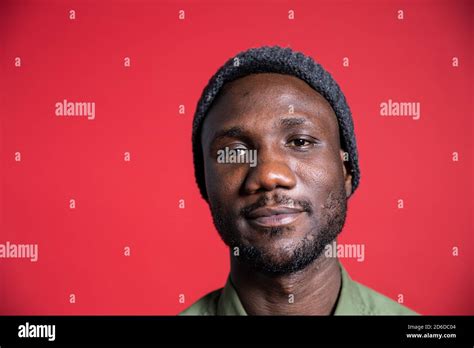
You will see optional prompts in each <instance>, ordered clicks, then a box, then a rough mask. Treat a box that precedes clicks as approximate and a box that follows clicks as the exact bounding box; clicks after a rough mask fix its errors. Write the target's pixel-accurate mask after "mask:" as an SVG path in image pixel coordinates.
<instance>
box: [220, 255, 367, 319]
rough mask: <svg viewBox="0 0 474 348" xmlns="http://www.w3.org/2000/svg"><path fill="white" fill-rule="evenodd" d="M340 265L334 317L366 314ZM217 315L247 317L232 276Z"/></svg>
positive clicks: (222, 295)
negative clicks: (338, 290) (338, 289)
mask: <svg viewBox="0 0 474 348" xmlns="http://www.w3.org/2000/svg"><path fill="white" fill-rule="evenodd" d="M338 264H339V267H340V269H341V290H340V292H339V297H338V299H337V303H336V308H335V310H334V315H354V314H364V313H365V312H366V310H365V306H364V303H363V301H362V298H361V295H360V292H359V288H358V287H357V284H356V283H355V282H354V281H353V280H352V279H351V277H350V276H349V274H348V273H347V271H346V270H345V268H344V267H343V266H342V264H341V263H340V262H338ZM217 315H247V313H246V311H245V309H244V307H243V306H242V302H240V299H239V295H238V294H237V291H236V290H235V287H234V284H233V283H232V280H231V277H230V274H229V276H228V277H227V281H226V284H225V286H224V288H223V290H222V293H221V296H220V297H219V301H218V303H217Z"/></svg>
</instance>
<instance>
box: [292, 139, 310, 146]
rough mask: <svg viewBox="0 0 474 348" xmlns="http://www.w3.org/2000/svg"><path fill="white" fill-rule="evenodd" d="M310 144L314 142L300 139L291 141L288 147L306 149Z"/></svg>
mask: <svg viewBox="0 0 474 348" xmlns="http://www.w3.org/2000/svg"><path fill="white" fill-rule="evenodd" d="M312 144H314V142H312V141H309V140H307V139H302V138H297V139H293V140H291V141H290V142H289V145H290V146H294V147H308V146H310V145H312Z"/></svg>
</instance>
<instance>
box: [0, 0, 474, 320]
mask: <svg viewBox="0 0 474 348" xmlns="http://www.w3.org/2000/svg"><path fill="white" fill-rule="evenodd" d="M71 9H74V10H75V11H76V19H75V20H70V19H69V10H71ZM180 9H183V10H185V12H186V19H185V20H184V21H183V20H179V19H178V11H179V10H180ZM290 9H292V10H294V11H295V20H293V21H291V20H288V11H289V10H290ZM400 9H402V10H403V11H404V19H403V20H399V19H397V11H398V10H400ZM472 23H473V2H470V1H429V2H428V1H423V2H408V1H407V2H405V1H363V2H351V1H344V2H341V1H336V2H329V1H324V2H313V1H311V2H310V1H304V2H303V1H271V2H270V1H259V2H256V1H255V2H254V1H252V2H251V1H241V2H234V1H202V2H197V1H176V2H172V1H159V2H151V1H150V2H149V1H133V2H132V1H101V2H99V1H68V2H62V1H6V2H5V1H4V2H2V4H1V5H0V43H1V69H2V70H1V83H2V86H1V88H2V89H1V90H2V101H1V102H2V107H1V121H2V124H1V126H2V131H1V133H0V134H1V168H0V173H1V182H2V186H1V190H2V192H1V195H0V197H1V200H0V204H1V209H0V212H1V216H0V218H1V220H0V243H5V242H6V241H10V242H11V243H37V244H38V245H39V259H38V262H30V261H29V260H27V259H0V314H176V313H178V312H180V311H181V310H183V309H185V308H186V307H188V306H189V305H190V304H191V303H193V302H194V301H195V300H197V299H198V298H199V297H201V296H202V295H204V294H205V293H207V292H209V291H211V290H214V289H216V288H218V287H221V286H223V284H224V281H225V278H226V276H227V273H228V270H229V261H228V254H227V250H226V248H225V247H224V245H223V243H222V242H221V241H220V239H219V237H218V234H217V232H216V231H215V229H214V227H213V225H212V222H211V218H210V214H209V211H208V207H207V206H206V204H205V202H204V201H203V200H202V199H201V198H200V196H199V193H198V189H197V187H196V185H195V182H194V175H193V166H192V154H191V121H192V117H193V113H194V109H195V105H196V102H197V99H198V97H199V96H200V94H201V91H202V88H203V87H204V86H205V84H206V83H207V81H208V79H209V78H210V76H211V75H212V74H213V73H214V72H215V71H216V69H217V68H218V67H219V66H221V65H222V64H223V63H224V61H225V60H227V59H228V58H230V57H232V56H233V55H235V54H236V53H237V52H239V51H241V50H244V49H247V48H249V47H256V46H261V45H274V44H278V45H281V46H290V47H292V48H294V49H296V50H300V51H302V52H304V53H306V54H308V55H311V56H313V57H314V58H315V59H316V60H317V61H319V62H320V63H321V64H322V65H323V66H324V67H325V68H326V69H327V70H329V71H330V72H331V73H332V74H333V76H334V77H335V78H336V80H337V81H338V82H339V84H340V85H341V87H342V89H343V91H344V92H345V94H346V97H347V99H348V101H349V104H350V105H351V108H352V111H353V115H354V122H355V129H356V136H357V140H358V146H359V153H360V165H361V174H362V178H361V184H360V187H359V189H358V190H357V192H356V193H355V195H354V196H353V197H352V198H351V199H350V201H349V212H348V219H347V223H346V226H345V227H344V231H343V233H342V237H341V238H340V239H339V241H340V242H342V243H364V244H365V252H366V253H365V261H364V262H357V261H356V260H354V259H343V260H342V262H343V263H344V264H345V265H346V267H347V269H348V270H349V273H350V274H351V276H352V277H353V278H354V279H355V280H358V281H360V282H362V283H363V284H366V285H368V286H370V287H373V288H374V289H376V290H378V291H380V292H382V293H384V294H386V295H387V296H389V297H391V298H393V299H396V298H397V295H398V294H403V295H404V299H405V305H407V306H408V307H410V308H412V309H414V310H416V311H418V312H420V313H422V314H474V300H473V296H472V294H473V293H474V292H473V287H472V280H473V270H472V269H473V261H474V258H473V219H472V213H473V206H472V194H473V193H474V192H473V185H472V174H473V172H472V159H473V153H472V148H473V141H472V135H473V123H472V115H473V113H472V111H473V108H472V56H473V49H472V48H473V47H474V46H473V42H472V34H473V30H472V29H473V28H472ZM15 57H20V58H21V61H22V66H21V67H15V65H14V59H15ZM124 57H130V58H131V67H129V68H126V67H124V66H123V60H124ZM343 57H348V58H349V59H350V66H349V67H343V65H342V59H343ZM452 57H458V58H459V67H453V66H452V64H451V63H452ZM63 99H67V100H69V101H94V102H95V103H96V118H95V120H92V121H89V120H87V119H86V118H83V117H82V118H81V117H79V118H71V117H70V118H67V117H56V116H55V113H54V112H55V103H56V102H58V101H62V100H63ZM388 99H392V100H394V101H415V102H420V103H421V118H420V119H419V120H417V121H415V120H412V119H411V118H409V117H404V118H402V117H399V118H397V117H381V116H380V115H379V105H380V103H381V102H383V101H387V100H388ZM180 104H183V105H185V107H186V113H185V115H180V114H179V113H178V107H179V105H180ZM17 151H19V152H21V156H22V160H21V162H16V161H15V160H14V153H15V152H17ZM126 151H128V152H130V153H131V161H130V162H125V161H124V160H123V153H124V152H126ZM454 151H456V152H458V153H459V161H458V162H453V161H452V153H453V152H454ZM71 198H72V199H75V200H76V209H74V210H71V209H69V200H70V199H71ZM180 199H184V200H185V209H179V207H178V201H179V200H180ZM398 199H403V200H404V202H405V208H404V209H398V208H397V200H398ZM125 246H130V247H131V256H129V257H127V256H124V255H123V250H124V247H125ZM455 246H456V247H458V248H459V256H457V257H455V256H453V255H452V248H453V247H455ZM72 293H73V294H75V295H76V303H74V304H71V303H69V295H70V294H72ZM179 294H184V295H185V297H186V302H185V303H184V304H181V303H179V301H178V300H179Z"/></svg>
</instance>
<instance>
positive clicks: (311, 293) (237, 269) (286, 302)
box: [231, 254, 341, 315]
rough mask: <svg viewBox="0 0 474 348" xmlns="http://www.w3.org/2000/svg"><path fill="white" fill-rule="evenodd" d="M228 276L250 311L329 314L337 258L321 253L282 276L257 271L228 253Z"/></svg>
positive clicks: (335, 288) (336, 284)
mask: <svg viewBox="0 0 474 348" xmlns="http://www.w3.org/2000/svg"><path fill="white" fill-rule="evenodd" d="M231 279H232V282H233V284H234V286H235V288H236V290H237V293H238V295H239V299H240V301H241V302H242V305H243V307H244V308H245V311H246V312H247V314H249V315H330V314H332V312H333V310H334V307H335V304H336V302H337V299H338V295H339V291H340V288H341V269H340V268H339V260H338V259H337V258H334V257H326V256H325V255H324V254H321V256H320V257H319V258H318V259H317V260H315V261H314V262H313V263H312V264H311V265H309V266H308V267H306V268H305V269H304V270H302V271H299V272H296V273H292V274H289V275H283V276H269V275H266V274H263V273H259V272H256V271H255V270H253V269H251V268H249V267H248V266H247V265H246V264H244V263H241V262H239V261H238V260H237V259H235V258H234V257H232V256H231Z"/></svg>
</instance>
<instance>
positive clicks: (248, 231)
mask: <svg viewBox="0 0 474 348" xmlns="http://www.w3.org/2000/svg"><path fill="white" fill-rule="evenodd" d="M258 50H260V51H258ZM249 52H250V53H251V54H249ZM272 53H273V56H270V55H271V54H272ZM259 54H261V56H260V58H259ZM237 57H238V61H237V62H238V64H237V66H236V65H235V62H236V60H235V59H234V60H233V61H232V63H231V64H232V65H230V61H229V62H228V63H227V64H226V65H228V67H227V68H228V69H230V70H231V72H233V73H234V75H232V76H231V77H229V73H228V74H227V78H228V80H227V81H224V80H225V74H224V73H225V72H224V73H223V71H222V68H221V70H220V71H219V72H218V73H217V74H216V75H215V76H214V78H213V79H211V81H210V84H209V85H208V87H207V88H206V90H205V92H204V93H203V96H202V97H201V100H200V103H199V104H198V110H197V112H196V116H195V120H194V121H195V123H194V129H193V150H194V157H195V169H196V178H197V181H198V185H199V187H200V190H201V193H202V194H203V197H204V198H205V199H206V200H207V201H208V203H209V205H210V208H211V212H212V216H213V220H214V224H215V226H216V228H217V230H218V231H219V234H220V235H221V237H222V239H223V240H224V242H225V243H226V244H227V245H228V246H229V247H231V248H232V250H235V248H238V254H239V256H238V258H239V260H242V261H243V262H246V263H247V264H248V265H250V266H252V267H253V268H254V269H255V270H257V271H262V272H265V273H267V274H274V275H281V274H288V273H292V272H295V271H299V270H301V269H304V268H305V267H306V266H308V265H309V264H310V263H311V262H312V261H314V260H315V259H316V258H317V257H318V256H319V255H320V254H321V253H322V252H323V250H324V247H325V246H326V245H327V244H329V243H330V242H332V241H333V240H334V239H335V238H336V236H337V235H338V234H339V232H340V231H341V230H342V227H343V225H344V221H345V216H346V209H347V203H346V202H347V198H348V197H349V196H350V195H351V194H352V193H353V190H354V189H355V188H356V187H357V184H358V178H359V172H358V165H357V150H356V148H355V139H354V137H353V134H351V135H352V137H349V138H347V137H346V136H343V137H342V138H341V133H343V134H345V135H347V134H349V133H352V132H353V128H352V119H351V118H350V111H349V109H348V107H347V105H346V109H344V108H343V109H341V105H340V104H341V103H342V102H343V103H344V104H345V99H344V97H343V95H342V93H339V94H338V93H337V92H340V90H339V87H337V85H336V84H335V82H334V81H333V80H332V78H331V77H330V76H329V74H327V73H326V72H325V71H322V72H321V70H322V68H321V67H320V66H319V65H315V63H314V62H313V66H312V68H313V69H312V70H311V69H310V71H307V73H308V74H309V73H311V72H312V73H313V74H314V75H315V76H313V77H314V78H318V76H316V75H318V74H319V80H320V81H319V82H320V83H326V85H329V87H330V88H335V87H337V88H336V89H337V90H336V91H333V92H335V93H336V95H333V96H332V99H331V98H328V97H327V96H328V93H327V92H328V90H327V88H326V89H324V86H322V87H320V88H315V86H314V84H313V83H312V80H311V76H310V77H309V78H304V80H303V79H302V78H301V76H300V75H299V74H298V73H301V72H304V71H305V69H308V68H311V66H308V63H310V62H308V61H307V57H304V56H302V55H301V54H299V53H294V52H292V51H291V50H289V49H281V48H278V47H273V48H261V49H257V50H253V51H252V50H249V51H247V52H244V53H242V54H240V55H238V56H237ZM255 57H256V59H257V61H254V62H253V63H254V66H253V67H254V68H255V66H256V67H257V70H256V71H252V70H251V68H252V66H251V65H250V64H251V62H250V61H249V60H250V58H255ZM272 57H273V60H272ZM282 57H287V58H288V59H289V60H290V62H289V63H288V62H287V63H286V64H287V65H289V67H290V68H291V67H293V68H294V67H297V66H298V64H299V65H300V71H297V72H296V73H291V71H289V70H288V69H285V65H284V64H285V61H282V60H281V58H282ZM276 58H279V60H278V59H277V61H274V59H276ZM292 58H293V60H294V61H293V62H291V59H292ZM301 58H304V59H303V60H301ZM258 59H260V60H258ZM311 61H312V60H311ZM259 63H260V64H259ZM270 63H273V64H270ZM240 64H248V65H250V66H245V65H243V66H242V65H240ZM265 64H268V65H265ZM279 64H280V66H278V65H279ZM292 64H293V65H292ZM265 66H269V67H270V68H269V69H266V70H265V69H262V67H265ZM233 67H235V68H236V69H232V68H233ZM245 67H246V68H245ZM271 67H274V69H272V68H271ZM224 68H225V66H224ZM239 68H240V70H239ZM315 68H317V69H321V70H317V71H315ZM219 73H220V75H219ZM216 76H217V77H216ZM323 79H326V80H325V81H324V80H323ZM328 79H329V80H328ZM213 80H214V83H213ZM216 81H217V85H219V84H220V87H219V88H218V90H213V89H212V88H211V89H210V86H212V85H213V84H214V85H216ZM305 81H306V82H305ZM308 82H309V83H308ZM316 82H317V81H316ZM316 87H318V86H316ZM326 87H328V86H326ZM209 90H211V93H210V92H209ZM206 91H207V93H206ZM320 92H321V93H320ZM212 93H214V94H212ZM322 94H325V95H326V97H324V96H323V95H322ZM341 95H342V100H341ZM209 96H211V98H209ZM209 99H212V103H211V100H209ZM206 102H207V103H208V107H207V108H205V109H204V108H203V104H205V103H206ZM335 110H336V112H338V113H339V114H336V112H335ZM341 110H342V111H343V112H345V116H346V119H343V120H341V115H342V116H344V114H343V113H342V112H341ZM347 116H348V117H349V120H348V119H347ZM341 124H342V125H344V127H345V128H344V127H343V129H342V131H343V132H341V129H340V128H341ZM348 126H349V129H347V128H348ZM225 148H228V149H233V150H237V149H240V150H238V151H241V152H242V151H243V152H245V151H248V150H256V152H257V163H258V164H257V166H256V167H251V166H249V164H248V163H233V164H224V163H219V162H218V161H217V153H218V151H219V150H223V149H225ZM348 150H349V151H348ZM346 151H348V152H352V156H355V160H354V158H352V160H351V159H350V157H349V161H344V157H345V155H346ZM349 155H351V153H349ZM198 161H200V163H197V162H198ZM198 169H199V170H200V172H199V173H198ZM354 174H355V175H354ZM354 180H357V182H356V184H354Z"/></svg>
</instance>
